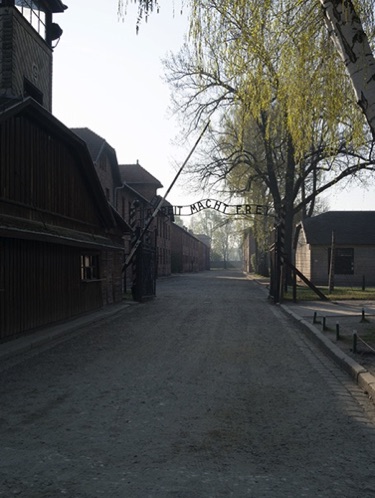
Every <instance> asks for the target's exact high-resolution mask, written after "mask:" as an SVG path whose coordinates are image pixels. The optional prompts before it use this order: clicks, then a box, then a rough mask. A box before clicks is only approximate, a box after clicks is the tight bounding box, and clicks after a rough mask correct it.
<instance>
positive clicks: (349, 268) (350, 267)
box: [328, 247, 354, 275]
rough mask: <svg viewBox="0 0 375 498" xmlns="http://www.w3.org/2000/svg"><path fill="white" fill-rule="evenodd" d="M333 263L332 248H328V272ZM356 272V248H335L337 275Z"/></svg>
mask: <svg viewBox="0 0 375 498" xmlns="http://www.w3.org/2000/svg"><path fill="white" fill-rule="evenodd" d="M330 265H331V248H328V272H329V268H330ZM353 274H354V249H353V248H349V247H339V248H337V249H335V275H353Z"/></svg>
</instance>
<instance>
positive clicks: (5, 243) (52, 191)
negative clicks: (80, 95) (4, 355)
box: [0, 0, 210, 341]
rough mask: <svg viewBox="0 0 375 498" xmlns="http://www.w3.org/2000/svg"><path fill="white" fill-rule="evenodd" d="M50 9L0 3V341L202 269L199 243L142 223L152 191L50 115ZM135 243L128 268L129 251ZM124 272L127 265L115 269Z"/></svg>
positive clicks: (162, 220) (92, 139)
mask: <svg viewBox="0 0 375 498" xmlns="http://www.w3.org/2000/svg"><path fill="white" fill-rule="evenodd" d="M65 9H66V6H65V5H64V4H63V3H62V2H61V1H60V0H33V1H31V0H22V2H19V1H18V0H2V1H1V2H0V341H4V340H8V339H11V338H14V337H16V336H18V335H20V334H23V333H25V332H29V331H32V330H34V329H36V328H39V327H42V326H45V325H47V324H50V323H53V322H57V321H60V320H66V319H68V318H70V317H73V316H76V315H79V314H82V313H86V312H90V311H93V310H96V309H99V308H101V307H103V306H105V305H109V304H112V303H116V302H120V301H121V300H122V299H123V296H124V292H128V291H133V295H134V297H135V298H136V299H142V298H143V297H149V296H152V295H154V294H155V279H156V278H157V276H161V275H169V274H171V273H172V272H183V271H200V270H206V269H208V268H209V250H210V249H209V240H207V238H204V237H203V238H199V237H196V236H194V235H193V234H191V233H189V232H188V231H187V230H186V229H184V228H182V227H179V226H177V225H176V224H175V223H174V219H173V216H172V215H170V214H168V212H169V211H168V210H162V211H159V213H158V214H157V215H156V216H154V217H152V223H150V224H149V226H148V230H147V231H143V229H144V227H145V226H146V224H148V223H147V222H148V220H149V219H150V215H151V214H152V213H153V211H154V207H155V205H156V204H157V203H158V201H159V200H160V197H158V195H157V190H158V189H159V188H161V187H162V185H161V184H160V182H159V181H158V180H157V179H156V178H154V177H153V176H152V175H150V174H149V173H148V172H147V171H146V170H145V169H144V168H142V166H141V165H140V164H138V162H137V163H136V164H130V165H129V164H128V165H119V164H118V162H117V158H116V152H115V150H114V149H113V148H112V147H111V146H110V145H109V144H108V143H107V142H106V141H105V140H104V139H103V138H101V137H99V136H98V135H97V134H95V133H94V132H93V131H91V130H89V129H87V128H80V129H73V130H72V129H69V128H67V127H66V126H65V125H64V124H63V123H61V122H60V121H59V120H57V119H56V118H55V117H54V116H53V114H52V112H51V108H52V54H53V43H54V40H56V39H57V38H59V36H61V33H62V31H61V29H60V28H59V26H58V25H57V24H56V23H54V22H53V16H54V15H55V14H58V13H63V12H64V10H65ZM139 234H142V235H143V237H142V243H141V244H140V246H139V249H138V251H137V252H136V257H135V258H133V260H132V261H130V262H129V261H127V256H128V255H129V253H130V251H131V247H132V244H134V241H135V240H136V237H137V236H138V235H139ZM125 263H129V264H125Z"/></svg>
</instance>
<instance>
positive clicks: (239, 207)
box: [160, 199, 270, 216]
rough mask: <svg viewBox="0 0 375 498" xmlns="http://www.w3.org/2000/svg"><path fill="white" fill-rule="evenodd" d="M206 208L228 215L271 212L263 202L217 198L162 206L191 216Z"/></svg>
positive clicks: (172, 212) (169, 213) (182, 214)
mask: <svg viewBox="0 0 375 498" xmlns="http://www.w3.org/2000/svg"><path fill="white" fill-rule="evenodd" d="M204 209H214V210H215V211H218V212H219V213H221V214H227V215H232V216H233V215H234V216H235V215H238V216H240V215H247V214H260V215H265V216H267V215H268V214H270V213H269V207H268V206H262V205H261V204H226V203H225V202H223V201H216V200H215V199H203V200H201V201H198V202H195V203H194V204H190V205H187V206H162V207H161V208H160V211H161V212H162V213H164V214H167V215H175V216H191V215H192V214H196V213H199V212H200V211H203V210H204Z"/></svg>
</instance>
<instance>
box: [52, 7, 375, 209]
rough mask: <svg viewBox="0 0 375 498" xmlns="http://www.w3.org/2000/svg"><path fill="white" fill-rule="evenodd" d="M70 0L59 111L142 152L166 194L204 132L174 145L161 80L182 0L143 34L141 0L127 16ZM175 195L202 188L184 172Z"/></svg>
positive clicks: (177, 39) (137, 156)
mask: <svg viewBox="0 0 375 498" xmlns="http://www.w3.org/2000/svg"><path fill="white" fill-rule="evenodd" d="M66 3H67V4H68V9H67V10H66V11H65V13H63V14H58V15H55V17H54V21H55V22H57V23H58V24H60V26H61V27H62V29H63V31H64V32H63V35H62V37H61V40H60V42H59V44H58V45H57V47H56V48H55V50H54V75H53V81H54V87H53V88H54V90H53V91H54V93H53V114H54V115H55V116H56V117H57V118H58V119H59V120H60V121H62V122H63V123H64V124H65V125H66V126H68V127H69V128H73V127H88V128H90V129H91V130H92V131H94V132H95V133H97V134H98V135H100V136H102V137H103V138H104V139H105V140H106V141H107V142H108V143H109V144H110V145H111V146H112V147H113V148H114V149H115V150H116V153H117V159H118V162H119V163H120V164H123V163H134V162H136V160H139V162H140V164H141V165H142V166H143V167H144V168H145V169H146V170H147V171H149V172H150V173H151V174H153V175H154V176H155V177H156V178H157V179H158V180H160V181H161V183H162V184H163V185H164V187H165V188H164V189H163V190H159V192H158V193H159V194H161V195H162V194H163V193H164V191H165V190H166V189H167V188H168V187H169V185H170V183H171V182H172V180H173V178H174V176H175V174H176V172H177V170H178V169H179V167H180V166H181V164H182V162H183V161H184V159H185V158H186V156H187V154H188V152H189V150H190V147H191V146H192V143H194V141H195V139H196V138H197V136H198V132H197V136H196V137H193V138H192V143H190V144H186V146H185V147H177V146H173V145H172V142H173V141H174V139H175V138H176V136H177V134H178V122H177V120H176V119H174V118H172V117H171V116H170V113H169V112H168V107H169V103H170V96H169V88H168V85H167V84H166V83H164V82H163V81H162V77H163V75H164V71H163V66H162V63H161V59H162V58H164V57H166V56H167V55H168V52H170V51H174V52H177V51H178V50H179V48H180V47H181V46H182V44H183V41H184V37H185V36H186V33H187V30H188V22H187V16H186V15H184V16H181V15H180V12H179V9H180V6H181V3H182V2H180V0H175V1H174V2H172V1H171V2H165V3H164V5H167V4H168V5H169V7H164V10H162V11H161V12H160V13H159V14H153V15H152V16H151V17H150V19H149V21H148V23H147V24H146V23H144V22H143V23H142V24H141V28H140V32H139V34H138V35H137V34H136V30H135V24H136V21H135V19H136V13H137V7H136V5H135V4H134V3H130V2H129V3H130V5H129V6H128V15H127V16H125V19H124V22H122V21H121V20H120V21H119V20H118V17H117V0H106V1H103V0H78V1H77V0H75V1H73V0H72V1H70V0H66ZM173 5H174V7H175V9H176V12H174V11H173ZM203 197H207V196H203ZM326 197H327V200H328V202H329V205H330V209H331V210H364V209H368V210H373V209H375V195H374V192H373V189H369V190H368V191H366V190H364V189H354V188H350V189H346V190H345V192H342V191H340V189H336V191H330V193H329V194H328V195H327V196H326ZM168 200H169V201H170V202H171V203H172V204H179V205H181V204H185V203H186V204H188V203H190V202H195V201H197V200H199V194H191V193H189V186H188V181H187V179H186V177H185V178H184V177H183V176H181V177H180V178H179V180H178V182H177V183H176V186H175V187H174V188H173V189H172V191H171V193H170V195H169V196H168Z"/></svg>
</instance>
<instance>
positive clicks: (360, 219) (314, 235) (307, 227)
mask: <svg viewBox="0 0 375 498" xmlns="http://www.w3.org/2000/svg"><path fill="white" fill-rule="evenodd" d="M302 226H303V230H304V232H305V235H306V241H307V243H308V244H311V245H330V244H331V241H332V232H333V231H334V232H335V241H336V244H338V245H351V246H353V245H375V211H328V212H327V213H323V214H320V215H318V216H314V217H312V218H306V219H305V220H304V221H303V222H302Z"/></svg>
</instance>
